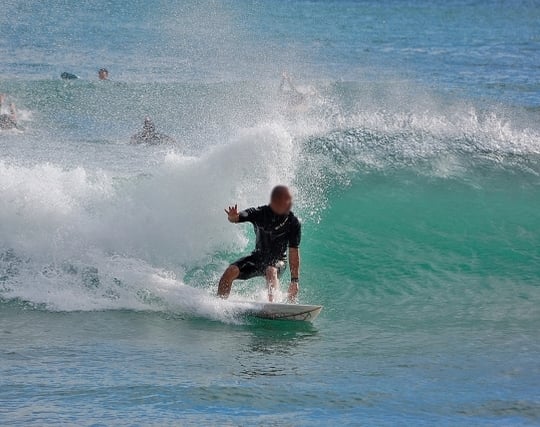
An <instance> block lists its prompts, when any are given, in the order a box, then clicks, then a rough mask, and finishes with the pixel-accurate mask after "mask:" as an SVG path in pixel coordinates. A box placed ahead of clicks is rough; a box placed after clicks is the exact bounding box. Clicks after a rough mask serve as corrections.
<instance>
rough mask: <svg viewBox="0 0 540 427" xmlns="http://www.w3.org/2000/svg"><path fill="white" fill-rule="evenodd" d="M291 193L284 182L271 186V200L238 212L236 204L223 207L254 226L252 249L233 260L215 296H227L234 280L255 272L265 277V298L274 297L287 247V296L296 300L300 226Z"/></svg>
mask: <svg viewBox="0 0 540 427" xmlns="http://www.w3.org/2000/svg"><path fill="white" fill-rule="evenodd" d="M291 208H292V195H291V193H290V191H289V189H288V188H287V187H286V186H284V185H278V186H276V187H274V189H273V190H272V194H271V195H270V204H268V205H265V206H259V207H258V208H249V209H246V210H244V211H241V212H238V206H237V205H234V206H229V209H225V213H226V214H227V217H228V220H229V222H232V223H240V222H251V223H252V224H253V228H254V230H255V236H256V243H255V250H254V251H253V252H252V253H251V254H250V255H248V256H246V257H243V258H240V259H239V260H237V261H235V262H233V263H232V264H231V265H230V266H229V267H228V268H227V269H226V270H225V273H223V276H222V277H221V279H220V281H219V286H218V296H220V297H221V298H227V297H228V296H229V294H230V292H231V287H232V283H233V281H234V280H236V279H239V280H247V279H251V278H252V277H256V276H263V277H266V283H267V285H268V300H269V301H270V302H272V301H273V299H274V297H273V296H274V292H275V291H276V290H277V289H278V288H279V277H280V276H281V274H282V273H283V270H285V265H286V261H287V248H288V249H289V263H290V270H291V283H290V285H289V291H288V300H289V302H295V301H296V296H297V295H298V289H299V286H298V274H299V271H300V252H299V249H298V248H299V246H300V239H301V231H302V226H301V224H300V221H299V220H298V218H297V217H296V216H295V215H294V213H293V212H292V211H291Z"/></svg>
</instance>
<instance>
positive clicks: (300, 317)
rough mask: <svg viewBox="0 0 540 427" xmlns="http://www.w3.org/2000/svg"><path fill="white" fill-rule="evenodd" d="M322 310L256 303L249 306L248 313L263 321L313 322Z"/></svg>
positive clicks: (296, 305)
mask: <svg viewBox="0 0 540 427" xmlns="http://www.w3.org/2000/svg"><path fill="white" fill-rule="evenodd" d="M322 309H323V306H322V305H304V304H282V303H273V302H254V303H250V304H249V306H248V307H247V309H246V313H247V314H248V315H250V316H254V317H260V318H262V319H271V320H297V321H303V322H312V321H314V320H315V319H316V318H317V316H318V315H319V313H320V312H321V310H322Z"/></svg>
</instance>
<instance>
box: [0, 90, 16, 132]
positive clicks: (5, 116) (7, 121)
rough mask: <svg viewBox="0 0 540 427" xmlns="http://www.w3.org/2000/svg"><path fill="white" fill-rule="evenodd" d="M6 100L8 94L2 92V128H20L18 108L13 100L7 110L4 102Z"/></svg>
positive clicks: (0, 111)
mask: <svg viewBox="0 0 540 427" xmlns="http://www.w3.org/2000/svg"><path fill="white" fill-rule="evenodd" d="M5 100H6V95H5V94H4V93H0V129H2V130H10V129H18V128H19V127H18V125H17V109H16V107H15V104H14V103H13V102H12V103H10V104H9V108H8V109H7V110H6V109H5V108H4V103H5Z"/></svg>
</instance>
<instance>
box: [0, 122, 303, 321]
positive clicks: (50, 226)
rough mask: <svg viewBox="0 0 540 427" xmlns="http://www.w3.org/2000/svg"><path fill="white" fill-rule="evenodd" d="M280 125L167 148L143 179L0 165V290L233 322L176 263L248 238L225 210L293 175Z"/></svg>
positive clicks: (91, 306) (259, 198) (58, 302)
mask: <svg viewBox="0 0 540 427" xmlns="http://www.w3.org/2000/svg"><path fill="white" fill-rule="evenodd" d="M294 150H295V148H294V145H293V141H292V139H291V137H290V135H289V134H288V133H287V132H286V131H285V130H284V129H283V128H281V127H279V126H273V125H267V126H261V127H259V128H253V129H245V130H243V131H241V132H239V134H238V136H237V137H236V138H234V139H233V140H231V141H229V142H228V143H227V144H221V145H216V146H215V147H214V148H212V149H210V150H209V151H207V152H206V153H204V154H203V155H202V156H201V157H198V158H195V157H184V156H182V155H179V154H177V153H175V152H170V153H168V154H166V155H165V157H164V158H163V161H162V163H161V165H159V166H158V167H157V168H155V170H154V173H153V174H152V175H150V176H144V177H135V178H133V179H129V180H125V179H122V180H116V179H115V178H114V177H113V175H112V174H111V173H110V172H106V171H101V170H97V171H95V170H94V171H90V170H86V169H84V168H82V167H76V168H72V169H69V168H65V167H62V166H60V165H53V164H41V165H37V166H33V167H26V166H20V165H14V164H7V163H5V162H1V163H0V200H1V201H2V209H1V210H0V222H1V224H0V236H1V250H0V252H1V257H0V268H1V270H0V271H2V277H1V282H0V292H1V297H3V298H4V299H14V298H18V299H21V300H24V301H28V302H31V303H34V304H45V306H46V307H47V308H49V309H55V310H96V309H110V308H128V309H149V310H155V309H157V310H173V311H175V312H177V311H180V312H181V313H184V314H188V315H189V314H196V315H203V316H207V317H212V318H214V317H216V316H218V317H219V315H218V313H224V314H222V315H223V316H228V317H231V314H230V310H229V311H228V310H223V307H217V306H216V304H217V303H216V302H215V301H214V298H212V297H210V296H209V292H208V291H207V290H206V289H202V288H201V289H194V288H191V287H188V286H186V285H184V284H183V281H182V279H183V275H184V269H185V267H186V266H191V265H193V264H200V265H204V264H205V263H207V262H211V261H212V257H213V256H214V255H215V254H216V253H217V252H220V251H231V250H234V251H238V250H241V249H242V248H243V247H244V246H245V245H246V243H247V240H246V237H245V235H244V228H242V227H232V226H230V224H228V223H227V221H226V219H225V214H224V213H223V208H224V207H225V206H228V205H231V204H234V203H238V204H239V206H241V207H245V206H247V205H257V204H263V203H265V202H266V201H267V200H266V197H265V196H266V195H267V194H268V193H269V191H270V189H271V187H272V186H273V185H275V184H277V183H286V184H290V183H292V182H293V180H294V162H293V158H294Z"/></svg>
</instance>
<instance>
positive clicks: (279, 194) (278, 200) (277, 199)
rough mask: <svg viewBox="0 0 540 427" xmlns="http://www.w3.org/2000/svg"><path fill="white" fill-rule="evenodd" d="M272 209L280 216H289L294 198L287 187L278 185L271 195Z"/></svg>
mask: <svg viewBox="0 0 540 427" xmlns="http://www.w3.org/2000/svg"><path fill="white" fill-rule="evenodd" d="M270 208H272V210H273V211H274V212H275V213H276V214H278V215H287V214H288V213H289V212H290V210H291V208H292V196H291V192H290V191H289V188H288V187H286V186H285V185H277V186H275V187H274V189H273V190H272V193H271V194H270Z"/></svg>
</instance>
